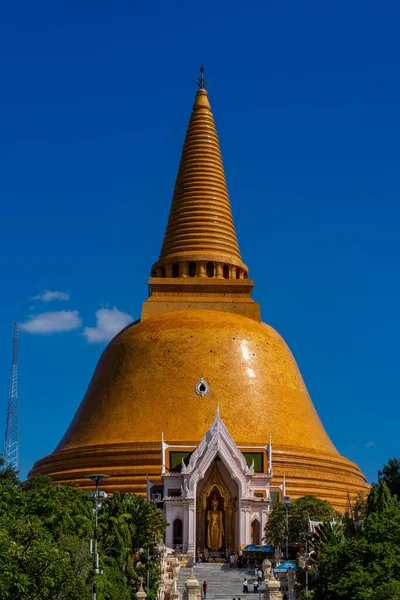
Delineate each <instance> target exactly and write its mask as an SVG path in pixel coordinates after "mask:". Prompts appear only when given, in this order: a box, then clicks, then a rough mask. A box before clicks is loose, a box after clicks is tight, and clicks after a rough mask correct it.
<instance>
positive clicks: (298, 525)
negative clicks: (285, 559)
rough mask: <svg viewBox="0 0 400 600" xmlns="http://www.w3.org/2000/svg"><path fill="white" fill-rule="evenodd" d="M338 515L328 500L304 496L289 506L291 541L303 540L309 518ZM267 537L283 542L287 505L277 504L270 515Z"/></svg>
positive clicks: (271, 540)
mask: <svg viewBox="0 0 400 600" xmlns="http://www.w3.org/2000/svg"><path fill="white" fill-rule="evenodd" d="M335 515H336V512H335V510H334V508H333V507H332V506H331V505H330V504H329V502H327V501H326V500H320V499H319V498H316V497H315V496H303V497H302V498H298V499H297V500H294V502H292V503H291V504H289V506H288V522H289V528H288V529H289V531H288V533H289V542H303V541H304V539H305V533H306V532H307V531H308V519H311V520H313V521H329V520H331V519H333V518H334V517H335ZM265 537H266V539H267V540H268V541H269V542H271V543H273V544H274V545H279V544H282V543H283V541H284V540H285V537H286V505H285V504H283V502H281V503H280V504H277V505H276V506H275V507H274V508H273V510H272V512H271V515H270V518H269V520H268V525H267V528H266V531H265Z"/></svg>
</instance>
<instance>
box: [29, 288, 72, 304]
mask: <svg viewBox="0 0 400 600" xmlns="http://www.w3.org/2000/svg"><path fill="white" fill-rule="evenodd" d="M32 300H41V301H42V302H51V301H52V300H69V294H68V293H67V292H57V291H56V290H54V291H52V290H45V291H44V292H42V293H41V294H38V295H37V296H34V297H33V298H32Z"/></svg>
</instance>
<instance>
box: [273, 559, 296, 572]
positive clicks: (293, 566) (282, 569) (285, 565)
mask: <svg viewBox="0 0 400 600" xmlns="http://www.w3.org/2000/svg"><path fill="white" fill-rule="evenodd" d="M289 569H293V570H294V571H297V569H298V566H297V565H296V563H294V562H292V561H291V560H285V562H283V563H281V564H280V565H278V566H277V567H275V569H274V571H275V572H276V573H284V572H285V571H288V570H289Z"/></svg>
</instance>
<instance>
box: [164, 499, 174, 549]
mask: <svg viewBox="0 0 400 600" xmlns="http://www.w3.org/2000/svg"><path fill="white" fill-rule="evenodd" d="M164 511H165V520H166V521H167V523H169V525H168V527H167V530H166V532H165V545H166V546H169V547H170V548H172V546H173V543H174V526H173V523H174V521H173V515H172V511H171V505H170V504H169V502H168V500H167V501H165V502H164Z"/></svg>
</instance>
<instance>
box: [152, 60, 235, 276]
mask: <svg viewBox="0 0 400 600" xmlns="http://www.w3.org/2000/svg"><path fill="white" fill-rule="evenodd" d="M203 72H204V68H203V67H202V68H201V69H200V77H199V79H198V81H197V84H198V86H199V89H198V91H197V94H196V98H195V103H194V105H193V112H192V115H191V117H190V121H189V126H188V129H187V132H186V138H185V143H184V146H183V150H182V156H181V161H180V165H179V170H178V175H177V178H176V183H175V189H174V194H173V198H172V203H171V209H170V213H169V218H168V224H167V229H166V232H165V236H164V241H163V245H162V248H161V252H160V256H159V259H158V261H157V262H156V263H155V264H154V265H153V267H152V276H153V277H196V276H197V277H217V278H225V279H228V278H229V279H236V278H237V279H239V278H240V279H247V267H246V265H244V264H243V262H242V258H241V256H240V251H239V245H238V242H237V238H236V232H235V227H234V224H233V219H232V212H231V206H230V202H229V196H228V189H227V186H226V180H225V173H224V167H223V164H222V158H221V151H220V148H219V143H218V137H217V132H216V130H215V124H214V118H213V115H212V113H211V108H210V103H209V101H208V94H207V91H206V89H205V86H206V81H205V79H204V75H203Z"/></svg>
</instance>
